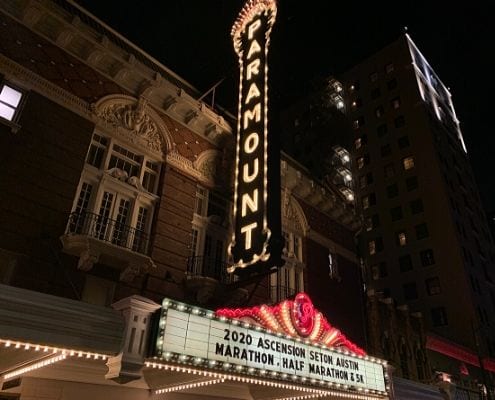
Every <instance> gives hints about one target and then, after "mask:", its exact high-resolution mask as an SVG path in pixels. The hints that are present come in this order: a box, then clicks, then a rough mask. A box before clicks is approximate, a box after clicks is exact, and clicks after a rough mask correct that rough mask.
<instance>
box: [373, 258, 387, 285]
mask: <svg viewBox="0 0 495 400" xmlns="http://www.w3.org/2000/svg"><path fill="white" fill-rule="evenodd" d="M387 274H388V271H387V263H386V262H385V261H382V262H380V263H378V264H373V265H372V266H371V279H373V280H374V281H376V280H378V279H382V278H385V277H386V276H387Z"/></svg>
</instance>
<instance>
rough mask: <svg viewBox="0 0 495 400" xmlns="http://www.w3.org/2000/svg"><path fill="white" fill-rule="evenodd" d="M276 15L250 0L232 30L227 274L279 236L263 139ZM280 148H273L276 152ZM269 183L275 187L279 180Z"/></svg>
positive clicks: (264, 0)
mask: <svg viewBox="0 0 495 400" xmlns="http://www.w3.org/2000/svg"><path fill="white" fill-rule="evenodd" d="M275 14H276V6H275V1H274V0H251V1H248V2H247V3H246V5H245V6H244V8H243V9H242V11H241V13H240V14H239V17H238V19H237V21H236V23H235V24H234V27H233V28H232V37H233V42H234V48H235V51H236V53H237V55H238V57H239V66H240V82H239V108H238V123H237V148H236V165H235V192H234V219H233V220H234V231H233V235H232V242H231V244H230V246H229V253H230V255H231V256H232V258H233V261H234V264H233V266H232V267H231V268H230V269H229V272H233V271H234V270H235V269H236V268H246V267H248V266H250V265H254V264H256V263H262V262H266V261H268V260H269V259H270V239H271V236H272V233H275V234H276V235H277V236H279V234H278V233H277V232H276V229H275V232H274V230H273V229H274V227H272V226H270V222H271V216H270V213H269V197H270V184H269V183H270V182H269V169H270V168H271V166H273V164H274V163H279V160H272V159H271V158H270V157H269V143H268V140H269V136H268V67H267V56H268V46H269V43H270V32H271V29H272V25H273V23H274V22H275ZM279 151H280V149H277V153H279ZM276 158H277V159H279V157H276ZM275 165H278V164H275ZM273 183H274V184H275V186H276V190H278V191H280V186H279V184H277V183H276V182H273ZM272 186H273V185H272ZM272 211H273V212H276V210H272ZM278 214H280V204H278ZM275 228H276V227H275Z"/></svg>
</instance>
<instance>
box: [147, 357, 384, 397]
mask: <svg viewBox="0 0 495 400" xmlns="http://www.w3.org/2000/svg"><path fill="white" fill-rule="evenodd" d="M145 367H147V368H154V369H158V370H163V371H164V372H165V373H167V372H168V371H171V372H182V373H184V374H189V375H197V376H204V377H208V378H214V379H212V381H219V382H215V383H211V384H217V383H222V382H225V381H231V382H239V383H247V384H252V385H261V386H267V387H273V388H278V389H286V390H297V391H299V392H303V393H307V394H304V395H299V396H292V397H283V398H278V399H280V400H282V399H283V400H303V399H311V398H315V397H332V398H333V397H338V398H344V399H355V400H379V399H380V400H384V399H388V396H387V395H386V393H385V392H379V391H368V390H367V389H365V390H363V389H362V388H359V389H358V392H354V391H353V392H350V391H348V390H347V391H345V390H346V389H347V387H346V386H345V385H342V384H340V383H337V384H334V383H331V382H328V383H327V384H326V385H325V384H324V383H322V382H321V381H317V380H315V381H314V383H317V382H318V383H319V384H320V385H322V386H323V385H325V386H329V387H335V388H336V389H337V390H335V389H326V388H323V387H321V388H315V387H309V386H306V385H307V384H306V381H307V379H306V378H304V379H303V378H301V383H302V384H301V385H298V384H291V383H286V382H283V381H276V380H269V379H266V378H263V379H257V378H252V377H249V376H242V375H234V374H232V373H220V372H214V371H208V370H205V369H195V368H191V367H189V366H183V367H182V366H178V365H170V364H162V363H157V362H154V361H153V362H151V361H146V362H145ZM224 367H226V368H227V369H229V368H230V367H231V365H226V364H224ZM259 373H260V374H261V375H266V371H264V370H261V371H259ZM212 381H203V382H212ZM199 383H200V382H193V383H189V384H188V383H185V384H182V385H178V386H176V387H177V388H180V389H177V390H185V389H191V388H192V387H191V386H190V387H186V386H188V385H197V386H194V387H198V386H199ZM171 388H172V387H169V388H165V389H158V390H167V393H168V392H171V391H172V390H169V389H171ZM338 389H343V390H344V391H343V390H338ZM161 393H166V392H161ZM155 394H158V393H157V391H155Z"/></svg>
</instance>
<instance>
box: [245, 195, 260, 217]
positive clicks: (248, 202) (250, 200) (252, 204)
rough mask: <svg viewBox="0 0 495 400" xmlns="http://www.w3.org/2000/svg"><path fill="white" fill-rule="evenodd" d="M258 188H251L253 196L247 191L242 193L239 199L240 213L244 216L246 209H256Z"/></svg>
mask: <svg viewBox="0 0 495 400" xmlns="http://www.w3.org/2000/svg"><path fill="white" fill-rule="evenodd" d="M258 197H259V196H258V189H254V190H253V197H251V196H249V193H244V194H243V195H242V199H241V203H242V205H241V215H242V216H243V217H245V216H246V215H247V209H248V208H249V210H250V211H251V212H252V213H254V212H256V211H258Z"/></svg>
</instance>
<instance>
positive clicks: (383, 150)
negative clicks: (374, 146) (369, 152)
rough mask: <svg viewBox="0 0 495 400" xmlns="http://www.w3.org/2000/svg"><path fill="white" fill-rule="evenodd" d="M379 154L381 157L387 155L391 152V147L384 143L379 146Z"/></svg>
mask: <svg viewBox="0 0 495 400" xmlns="http://www.w3.org/2000/svg"><path fill="white" fill-rule="evenodd" d="M380 154H381V156H382V157H387V156H389V155H390V154H392V147H390V145H389V144H385V145H383V146H382V147H381V148H380Z"/></svg>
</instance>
